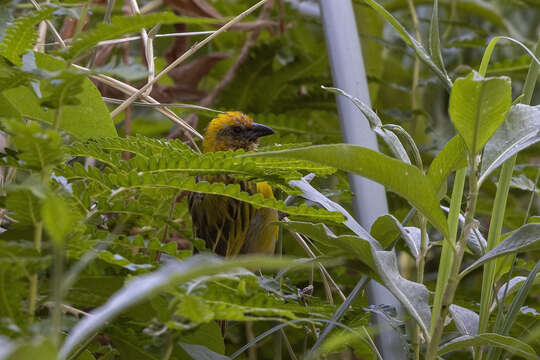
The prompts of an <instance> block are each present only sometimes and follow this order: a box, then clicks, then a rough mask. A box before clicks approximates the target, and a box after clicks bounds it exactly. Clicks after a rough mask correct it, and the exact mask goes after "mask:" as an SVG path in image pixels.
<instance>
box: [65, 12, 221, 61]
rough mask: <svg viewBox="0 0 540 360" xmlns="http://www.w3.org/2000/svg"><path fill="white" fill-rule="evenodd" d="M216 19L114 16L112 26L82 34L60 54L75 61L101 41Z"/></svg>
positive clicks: (172, 15) (206, 22) (164, 13)
mask: <svg viewBox="0 0 540 360" xmlns="http://www.w3.org/2000/svg"><path fill="white" fill-rule="evenodd" d="M215 22H216V20H214V19H204V18H190V17H185V16H177V15H174V14H173V13H172V12H161V13H152V14H149V15H137V14H136V15H132V16H113V18H112V19H111V23H110V24H106V23H104V22H100V23H99V24H98V25H97V27H96V28H94V29H91V30H87V31H85V32H82V33H80V34H79V35H78V36H76V37H75V39H73V42H72V43H71V46H69V47H68V48H67V50H66V51H65V52H60V54H61V55H62V56H63V57H64V58H66V59H73V58H75V57H77V56H79V55H81V54H83V53H84V52H86V51H88V50H90V49H91V48H92V47H94V46H96V45H97V44H98V43H99V42H100V41H104V40H110V39H117V38H121V37H122V35H124V34H129V33H133V32H137V31H140V30H141V29H144V28H149V27H152V26H155V25H157V24H162V25H164V24H176V23H184V24H209V23H215Z"/></svg>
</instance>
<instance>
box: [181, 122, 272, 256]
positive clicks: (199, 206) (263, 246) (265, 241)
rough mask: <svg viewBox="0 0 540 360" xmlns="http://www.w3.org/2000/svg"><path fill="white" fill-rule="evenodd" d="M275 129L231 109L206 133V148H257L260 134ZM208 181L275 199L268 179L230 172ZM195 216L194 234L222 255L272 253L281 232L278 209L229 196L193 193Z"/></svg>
mask: <svg viewBox="0 0 540 360" xmlns="http://www.w3.org/2000/svg"><path fill="white" fill-rule="evenodd" d="M273 133H274V132H273V130H272V129H270V128H268V127H266V126H263V125H260V124H257V123H254V122H253V120H252V119H251V118H250V117H249V116H246V115H244V114H242V113H239V112H228V113H224V114H220V115H219V116H217V117H216V118H214V119H213V120H212V121H211V122H210V124H209V125H208V128H207V130H206V132H205V135H204V140H203V151H204V152H216V151H226V150H237V149H244V150H246V151H255V150H257V146H258V143H259V140H258V139H259V137H261V136H266V135H270V134H273ZM204 180H205V181H209V182H215V181H219V182H223V183H226V184H232V183H236V184H239V185H240V188H241V189H242V191H245V192H248V193H250V194H254V193H257V192H258V193H261V194H262V195H263V196H264V197H265V198H273V197H274V193H273V191H272V188H271V187H270V185H268V183H266V182H260V183H255V182H250V181H242V180H236V179H233V178H231V177H229V176H227V175H219V176H206V177H205V178H204ZM188 203H189V211H190V212H191V216H192V219H193V234H194V235H195V236H197V237H199V238H202V239H204V240H205V242H206V246H207V247H208V248H209V249H211V250H212V251H214V252H215V253H217V254H219V255H223V256H235V255H238V254H248V253H273V252H274V248H275V243H276V239H277V235H278V228H277V226H276V225H275V224H272V223H275V222H277V221H278V214H277V211H276V210H273V209H267V208H261V209H255V208H254V207H253V206H251V205H250V204H248V203H245V202H242V201H238V200H235V199H232V198H229V197H226V196H220V195H211V194H199V193H192V194H190V196H189V198H188Z"/></svg>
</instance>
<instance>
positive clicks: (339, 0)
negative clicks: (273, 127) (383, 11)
mask: <svg viewBox="0 0 540 360" xmlns="http://www.w3.org/2000/svg"><path fill="white" fill-rule="evenodd" d="M320 9H321V14H322V22H323V26H324V33H325V37H326V46H327V48H328V57H329V59H330V65H331V68H332V77H333V79H334V85H335V86H336V87H338V88H340V89H342V90H344V91H346V92H347V93H349V94H351V95H353V96H355V97H357V98H359V99H360V100H361V101H362V102H364V103H365V104H368V105H369V104H370V103H371V102H370V98H369V91H368V85H367V78H366V72H365V69H364V60H363V58H362V49H361V47H360V40H359V38H358V32H357V28H356V21H355V18H354V9H353V6H352V2H351V0H320ZM336 100H337V107H338V113H339V118H340V123H341V133H342V136H343V140H344V141H345V142H346V143H349V144H356V145H361V146H364V147H367V148H370V149H373V150H378V146H377V139H376V137H375V133H374V132H373V131H372V130H371V128H370V127H369V123H368V121H367V119H366V118H365V117H364V115H363V114H362V112H361V111H360V110H359V109H358V108H357V107H356V106H355V105H354V104H353V103H352V102H350V101H349V100H348V99H346V98H345V97H343V96H337V98H336ZM349 184H350V186H351V190H352V191H353V192H354V193H355V194H356V197H355V198H354V201H353V207H354V213H355V215H356V218H357V219H358V221H359V222H360V224H361V225H362V226H363V227H365V228H366V229H369V228H371V225H372V224H373V222H374V221H375V220H376V219H377V218H378V217H379V216H381V215H384V214H387V213H388V205H387V203H386V192H385V190H384V187H383V186H382V185H380V184H377V183H375V182H373V181H371V180H368V179H366V178H363V177H361V176H358V175H353V174H349ZM367 293H368V299H369V303H370V304H372V305H389V306H392V307H394V308H395V309H396V310H397V313H398V314H403V309H402V308H401V305H400V303H399V302H398V300H397V299H396V298H394V296H393V295H392V294H391V293H390V292H389V291H388V290H386V288H385V287H383V286H382V285H381V284H379V283H377V282H375V281H370V282H369V284H368V286H367ZM372 323H373V325H374V326H375V327H376V328H377V329H378V330H379V332H378V335H377V336H376V337H375V343H376V345H377V348H378V349H379V352H380V353H381V355H382V357H383V359H392V360H401V359H406V357H407V354H406V351H404V349H403V345H402V343H401V340H400V335H399V334H398V333H397V331H396V330H394V329H393V328H392V327H391V326H390V325H389V324H388V323H387V322H386V321H385V319H384V318H383V317H381V316H380V315H377V314H373V315H372Z"/></svg>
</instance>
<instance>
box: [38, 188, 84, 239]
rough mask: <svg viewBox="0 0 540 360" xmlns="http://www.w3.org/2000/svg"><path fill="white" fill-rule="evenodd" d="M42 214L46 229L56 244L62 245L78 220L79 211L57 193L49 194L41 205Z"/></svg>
mask: <svg viewBox="0 0 540 360" xmlns="http://www.w3.org/2000/svg"><path fill="white" fill-rule="evenodd" d="M41 216H42V218H43V225H44V226H45V230H47V232H48V233H49V235H50V236H51V239H52V240H53V242H54V243H55V245H56V246H61V245H62V243H63V242H64V240H65V238H66V237H67V236H68V234H69V233H70V232H71V231H73V229H74V228H75V225H76V223H77V220H78V216H77V212H76V211H74V209H73V208H71V206H69V204H68V203H67V202H66V201H65V200H64V199H63V198H62V197H60V196H58V195H56V194H50V195H49V196H47V198H46V199H45V201H44V202H43V206H42V207H41Z"/></svg>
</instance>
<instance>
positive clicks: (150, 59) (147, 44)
mask: <svg viewBox="0 0 540 360" xmlns="http://www.w3.org/2000/svg"><path fill="white" fill-rule="evenodd" d="M129 3H130V5H131V10H132V11H133V14H134V15H140V14H141V11H140V10H139V5H138V4H137V0H129ZM141 39H142V43H143V46H144V56H145V58H146V64H147V67H148V81H147V83H151V82H152V80H153V79H154V76H155V72H156V67H155V65H154V43H153V37H151V36H148V33H147V32H146V29H145V28H142V29H141ZM151 91H152V85H150V86H149V87H148V89H146V91H145V92H144V95H150V92H151Z"/></svg>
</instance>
